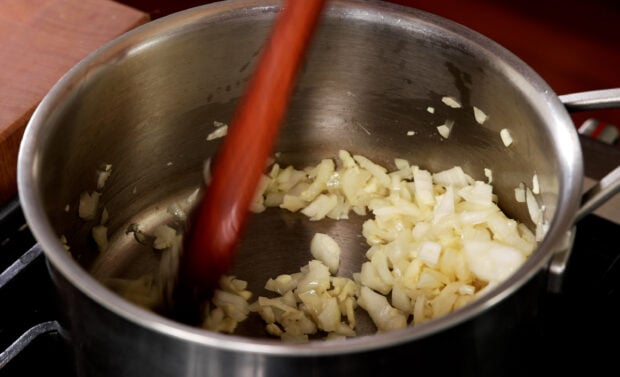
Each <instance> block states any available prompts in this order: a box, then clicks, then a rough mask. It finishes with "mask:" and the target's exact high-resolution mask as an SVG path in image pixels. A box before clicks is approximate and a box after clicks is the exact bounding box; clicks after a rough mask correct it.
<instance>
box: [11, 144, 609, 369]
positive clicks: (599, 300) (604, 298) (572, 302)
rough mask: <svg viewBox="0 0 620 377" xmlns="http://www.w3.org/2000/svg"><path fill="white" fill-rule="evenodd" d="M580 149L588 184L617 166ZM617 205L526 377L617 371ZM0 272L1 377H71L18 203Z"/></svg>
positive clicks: (552, 315) (582, 231) (572, 279)
mask: <svg viewBox="0 0 620 377" xmlns="http://www.w3.org/2000/svg"><path fill="white" fill-rule="evenodd" d="M581 143H582V147H583V150H584V159H585V166H586V175H587V176H588V177H589V178H590V179H588V181H591V180H593V179H594V180H596V179H600V178H601V177H602V176H603V175H604V174H605V173H606V172H608V171H610V170H611V169H612V168H613V167H615V166H616V165H618V163H619V162H620V150H618V149H617V148H612V147H608V146H607V145H605V144H603V143H600V142H598V141H596V140H592V139H589V138H584V137H582V138H581ZM618 199H620V198H615V199H613V200H612V201H611V202H609V203H608V204H606V205H605V206H604V207H602V208H601V209H599V210H597V211H596V212H595V213H594V214H591V215H588V216H586V217H585V218H584V219H583V220H581V221H580V222H579V223H578V225H577V232H576V239H575V245H574V249H573V253H572V255H571V259H570V261H569V267H568V271H567V273H566V275H565V279H564V285H563V290H562V292H561V293H551V292H549V293H547V294H546V298H545V300H544V305H543V307H542V309H541V310H540V313H538V314H537V315H538V323H537V324H535V327H536V333H537V334H538V335H537V337H538V340H539V342H538V344H531V343H528V344H518V346H519V347H524V348H526V349H528V348H531V349H532V352H538V353H539V354H537V355H533V356H536V360H539V361H541V363H542V364H541V365H538V366H537V369H536V370H530V371H531V373H529V372H528V373H527V375H534V374H536V372H537V371H543V370H544V371H546V372H553V373H554V374H556V375H557V374H559V373H561V372H569V371H571V370H573V369H575V368H577V367H579V368H584V367H585V368H588V369H587V370H589V371H596V370H600V371H607V372H609V371H610V370H614V369H616V367H617V366H616V352H615V350H614V348H613V347H612V346H610V345H608V344H611V345H614V344H617V343H616V341H617V338H618V336H620V321H619V320H618V318H620V309H618V307H619V306H620V305H618V304H619V303H620V242H619V241H618V237H617V234H618V232H620V221H618V218H617V217H618V216H620V207H619V206H618V205H617V203H618V202H619V200H618ZM0 271H3V272H1V273H0V308H1V309H0V350H1V351H2V354H1V355H0V376H35V375H43V374H44V373H45V374H48V373H50V372H53V373H54V374H57V375H62V376H67V377H71V376H74V375H75V370H74V367H73V358H72V352H71V346H70V344H71V339H70V336H69V335H68V334H66V333H65V332H64V331H63V329H62V328H61V327H60V326H59V325H58V322H56V320H57V319H58V318H59V316H61V315H62V308H59V307H57V306H58V303H59V299H58V297H57V296H56V295H57V293H56V291H55V288H54V284H53V282H52V280H51V278H50V276H49V274H48V272H47V266H46V259H45V256H44V254H43V252H42V250H41V249H40V247H39V246H38V244H37V243H36V240H35V239H34V238H33V236H32V234H31V233H30V231H29V229H28V227H27V225H26V221H25V219H24V216H23V213H22V210H21V207H20V203H19V200H18V199H15V200H13V201H11V202H9V203H8V204H6V205H5V206H4V207H3V208H2V209H1V210H0ZM528 339H529V340H528V342H531V338H528ZM515 342H522V341H521V340H520V339H517V338H515ZM540 353H542V354H540ZM511 375H513V374H511Z"/></svg>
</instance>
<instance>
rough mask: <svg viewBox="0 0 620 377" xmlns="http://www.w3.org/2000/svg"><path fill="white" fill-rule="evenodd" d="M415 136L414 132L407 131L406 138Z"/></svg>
mask: <svg viewBox="0 0 620 377" xmlns="http://www.w3.org/2000/svg"><path fill="white" fill-rule="evenodd" d="M413 135H415V131H407V136H413Z"/></svg>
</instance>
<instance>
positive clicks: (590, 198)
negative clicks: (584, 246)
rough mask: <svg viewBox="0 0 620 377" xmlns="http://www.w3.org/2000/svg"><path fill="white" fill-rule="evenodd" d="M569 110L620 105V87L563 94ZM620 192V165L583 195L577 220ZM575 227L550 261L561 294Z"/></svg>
mask: <svg viewBox="0 0 620 377" xmlns="http://www.w3.org/2000/svg"><path fill="white" fill-rule="evenodd" d="M559 99H560V101H562V103H563V104H564V106H565V107H566V109H567V110H568V111H571V112H572V111H585V110H598V109H609V108H620V88H613V89H604V90H593V91H589V92H581V93H574V94H567V95H563V96H559ZM618 192H620V166H617V167H616V168H615V169H614V170H612V171H611V172H610V173H608V174H607V175H606V176H605V177H603V179H601V180H600V181H599V182H597V183H596V184H595V185H594V186H593V187H592V188H590V189H589V190H588V191H587V192H585V193H584V194H583V197H582V202H581V207H580V208H579V210H578V211H577V214H576V216H575V219H574V223H575V224H576V223H578V222H579V220H581V219H583V218H584V217H585V216H586V215H588V214H590V213H592V212H594V211H595V210H596V209H597V208H598V207H600V206H601V205H603V204H604V203H606V202H607V201H608V200H609V199H611V198H612V197H613V196H614V195H615V194H617V193H618ZM575 230H576V229H575V226H573V228H572V229H571V230H570V231H568V232H567V235H566V242H565V243H564V245H562V246H561V247H560V248H559V249H558V251H557V252H556V253H555V254H554V255H553V257H552V258H551V260H550V262H549V280H548V289H549V291H551V292H554V293H559V292H560V291H561V288H562V282H563V277H564V271H565V270H566V266H567V264H568V259H569V257H570V253H571V250H572V247H573V241H574V239H575Z"/></svg>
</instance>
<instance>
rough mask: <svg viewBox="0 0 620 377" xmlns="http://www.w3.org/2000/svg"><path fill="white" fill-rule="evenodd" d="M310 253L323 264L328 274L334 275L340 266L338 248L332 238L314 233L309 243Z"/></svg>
mask: <svg viewBox="0 0 620 377" xmlns="http://www.w3.org/2000/svg"><path fill="white" fill-rule="evenodd" d="M310 252H311V253H312V256H313V257H314V258H315V259H318V260H320V261H321V262H323V263H325V265H327V267H328V268H329V272H330V273H332V274H335V273H336V272H337V271H338V266H339V265H340V253H341V251H340V246H339V245H338V243H337V242H336V240H334V239H333V238H332V237H330V236H329V235H327V234H324V233H316V234H315V235H314V237H312V241H311V242H310Z"/></svg>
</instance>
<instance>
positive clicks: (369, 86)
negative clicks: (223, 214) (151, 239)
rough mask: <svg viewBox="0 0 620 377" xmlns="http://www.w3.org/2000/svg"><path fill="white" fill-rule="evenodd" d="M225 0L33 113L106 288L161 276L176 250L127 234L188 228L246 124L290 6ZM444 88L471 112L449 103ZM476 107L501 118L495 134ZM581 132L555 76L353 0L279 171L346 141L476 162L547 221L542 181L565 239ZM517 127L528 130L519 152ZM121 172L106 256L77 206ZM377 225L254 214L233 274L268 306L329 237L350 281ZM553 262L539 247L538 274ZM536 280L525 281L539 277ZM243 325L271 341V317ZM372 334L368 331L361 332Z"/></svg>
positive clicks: (304, 83)
mask: <svg viewBox="0 0 620 377" xmlns="http://www.w3.org/2000/svg"><path fill="white" fill-rule="evenodd" d="M224 3H229V4H227V5H219V6H218V5H215V6H205V7H200V8H196V9H194V10H190V11H188V12H184V13H181V14H179V15H173V16H170V17H166V18H164V19H161V20H158V21H155V22H152V23H151V24H149V25H146V27H143V28H140V29H138V30H137V31H134V32H132V33H129V34H127V35H125V36H123V37H122V38H121V39H119V40H118V41H115V42H114V43H113V44H111V45H110V46H107V48H105V49H103V50H102V51H99V52H97V53H96V54H95V55H94V56H92V57H91V58H89V59H87V60H86V61H84V62H82V63H80V65H79V66H78V67H76V68H75V69H74V70H73V71H71V72H70V73H69V74H68V76H67V77H65V78H64V80H63V81H62V82H61V83H60V86H59V87H58V88H56V89H55V91H53V92H52V93H51V94H50V95H49V96H48V97H49V98H46V102H44V104H45V110H40V114H37V115H36V116H35V117H34V118H33V119H34V120H33V124H32V125H31V127H30V128H32V129H35V128H36V137H35V139H34V140H33V141H32V143H33V144H34V149H36V150H37V163H36V164H35V165H33V167H32V168H31V170H32V171H33V173H32V175H33V176H36V178H35V179H34V180H35V186H36V187H35V188H32V189H33V190H36V191H37V192H38V194H40V203H37V204H39V205H41V206H42V207H43V208H44V211H45V216H46V220H47V222H46V225H44V226H49V227H51V228H52V229H53V232H54V233H55V234H56V235H57V236H59V237H60V236H61V235H62V236H65V237H66V239H67V244H68V245H69V247H70V249H69V250H70V253H71V255H72V258H73V260H75V261H77V262H78V263H79V264H80V265H81V266H82V267H83V268H84V269H85V270H87V271H89V273H91V274H92V275H93V276H94V277H95V278H96V279H98V280H100V281H106V279H109V278H137V277H140V276H142V275H143V274H145V273H148V272H150V271H154V270H156V269H157V268H158V265H159V259H160V257H161V253H157V252H154V251H153V250H152V248H151V245H150V244H149V243H148V242H146V244H145V245H143V244H141V243H139V242H136V237H135V234H134V233H132V232H129V231H128V229H129V230H130V229H132V224H139V225H140V227H141V230H142V231H143V232H144V234H147V235H148V234H152V232H153V230H154V229H155V228H156V227H157V226H159V225H161V224H166V223H170V222H174V221H175V217H174V215H173V214H171V213H170V212H171V211H170V208H171V207H173V206H174V205H178V204H179V203H184V201H186V199H187V198H188V197H189V196H190V195H191V194H192V193H193V192H194V191H195V190H196V189H197V188H198V187H200V185H201V182H202V179H203V166H204V163H205V161H206V160H207V159H209V158H210V156H212V154H213V153H214V151H215V150H216V148H217V145H218V143H219V140H221V139H216V140H211V141H208V140H207V135H208V134H210V133H211V132H212V131H214V129H215V128H214V122H223V123H227V122H229V121H230V118H231V115H232V113H233V111H234V109H235V105H236V103H237V100H238V98H239V97H240V95H241V94H242V92H243V90H244V87H245V84H246V82H247V81H248V78H249V77H250V75H251V73H252V69H253V65H254V63H255V61H256V59H257V57H258V56H259V53H260V50H261V46H262V44H263V42H264V40H265V38H266V36H267V33H268V31H269V28H270V25H271V24H272V21H273V17H274V15H275V14H276V12H277V5H276V4H271V2H270V3H268V4H267V3H264V2H247V1H246V2H232V3H230V2H224ZM249 6H251V7H249ZM218 7H219V8H218ZM445 96H451V97H453V98H455V99H457V100H458V101H459V102H460V103H461V104H462V107H461V108H452V107H449V106H446V104H444V103H443V102H442V98H443V97H445ZM474 106H475V107H477V108H479V109H481V110H483V111H484V112H485V113H486V114H487V115H488V116H489V119H488V121H486V122H485V123H484V124H482V125H481V124H479V123H478V122H477V121H476V119H475V117H474V113H473V107H474ZM429 107H432V108H434V113H431V112H429V111H428V108H429ZM446 120H453V121H454V126H453V128H452V131H451V133H450V135H449V138H447V139H446V138H444V137H442V136H441V135H440V134H439V133H438V131H437V126H439V125H441V124H444V123H445V122H446ZM571 126H572V124H570V122H568V117H567V115H566V113H565V112H564V110H563V108H562V107H561V106H560V104H559V102H558V101H557V99H556V97H555V96H554V94H553V93H552V92H551V91H550V90H549V88H548V87H547V86H546V84H545V83H544V82H543V81H542V80H541V79H540V78H539V77H538V76H537V75H536V74H535V73H534V72H532V71H531V70H530V69H529V68H528V67H527V66H526V65H525V64H524V63H523V62H521V61H520V60H518V59H517V58H516V57H514V56H512V55H511V54H510V53H509V52H507V51H506V50H504V49H502V48H501V47H499V46H497V45H496V44H495V43H493V42H491V41H489V40H487V39H485V38H483V37H481V36H479V35H478V34H475V33H474V32H472V31H470V30H468V29H465V28H463V27H461V26H459V25H455V24H453V23H451V22H449V21H446V20H443V19H440V18H438V17H435V16H432V15H429V14H426V13H423V12H418V11H416V10H412V9H403V8H401V7H398V6H393V5H388V4H383V3H373V2H370V3H366V2H353V1H340V2H334V3H333V4H331V5H330V7H329V9H328V10H327V12H326V13H325V15H324V17H323V19H322V21H321V23H320V26H319V29H318V34H317V35H316V36H315V38H314V39H313V42H312V45H311V50H310V51H309V54H308V56H307V59H306V61H305V64H304V67H303V70H302V72H301V74H300V76H299V81H298V84H297V87H296V90H295V93H294V97H293V99H292V102H291V104H290V108H289V110H288V113H287V117H286V120H285V124H284V126H283V129H282V132H281V135H280V137H279V139H278V141H277V145H276V148H275V150H274V153H275V152H277V161H278V162H279V163H280V165H282V166H286V165H289V164H292V165H294V166H295V167H297V168H303V167H306V166H310V165H316V164H317V163H318V162H319V161H320V160H322V159H324V158H335V157H337V155H338V151H339V150H341V149H344V150H347V151H349V152H351V153H352V154H360V155H363V156H366V157H368V158H369V159H371V160H372V161H374V162H376V163H379V164H381V165H383V166H386V167H388V168H394V158H404V159H407V160H408V161H409V162H410V163H411V164H415V165H418V166H420V167H421V168H423V169H427V170H430V171H439V170H443V169H448V168H451V167H454V166H461V167H462V168H463V170H464V171H465V172H466V173H467V174H469V175H471V176H472V177H473V178H475V179H478V180H483V181H486V180H487V178H486V177H485V175H484V172H485V170H484V169H491V170H492V172H493V185H494V190H495V194H496V195H497V197H498V203H499V205H500V207H501V208H502V209H503V210H504V212H505V213H506V214H507V215H509V216H510V217H513V218H515V219H517V220H519V221H522V222H524V223H526V224H527V225H528V226H529V227H530V228H532V229H534V224H532V222H531V220H530V219H529V215H528V211H527V207H526V205H525V204H524V203H518V202H517V201H516V200H515V194H514V189H515V187H517V186H518V185H519V184H520V183H522V182H523V183H526V184H527V185H528V186H530V185H531V182H532V177H533V175H534V174H536V175H537V176H538V178H539V182H540V186H541V190H542V193H541V194H540V195H539V201H540V203H541V204H542V205H544V206H545V217H546V219H547V221H549V223H550V224H551V227H550V229H551V230H552V231H554V229H555V228H557V227H560V228H561V227H562V226H563V224H559V225H558V224H555V221H556V220H557V219H556V218H557V216H556V215H557V214H558V212H560V211H561V212H563V213H566V212H567V211H570V210H571V209H572V208H573V207H574V203H575V201H576V198H577V195H578V192H577V191H578V190H576V189H574V188H571V187H568V186H570V182H571V180H572V179H574V176H575V175H579V174H580V171H579V167H580V165H579V164H576V165H575V166H571V163H572V162H575V161H580V156H579V149H578V145H577V142H576V138H575V136H573V135H572V132H573V130H572V129H571ZM502 129H508V130H510V133H511V135H512V138H513V144H512V145H510V146H509V147H507V146H506V145H504V143H503V142H502V139H501V137H500V130H502ZM409 131H414V132H415V134H414V135H413V136H409V135H408V132H409ZM31 132H34V131H31ZM239 153H243V151H239ZM105 164H109V165H111V169H112V170H111V175H110V177H109V179H108V181H107V182H106V183H105V187H104V188H103V189H102V190H101V192H102V194H101V198H100V202H99V203H100V207H99V211H101V210H102V209H103V207H105V209H106V211H107V212H108V214H109V220H108V221H107V224H106V225H107V228H108V239H109V242H110V245H109V248H108V250H107V251H106V253H105V255H103V254H101V253H99V252H98V251H97V247H96V245H95V243H94V241H93V239H92V236H91V229H92V227H93V226H94V225H97V223H98V222H99V221H100V214H101V213H100V212H99V213H98V216H97V218H95V219H94V220H91V221H84V220H83V219H80V218H79V216H78V214H77V211H78V202H79V199H80V194H82V193H83V192H92V191H93V190H96V181H97V171H98V170H99V169H100V168H101V167H102V166H104V165H105ZM243 169H244V168H243V167H242V166H240V167H239V174H243V171H244V170H243ZM569 214H570V213H569ZM365 219H366V218H365V217H363V216H357V215H351V216H350V219H349V220H322V221H310V220H308V219H307V218H306V217H305V216H303V215H301V214H299V213H290V212H288V211H284V210H280V209H277V208H270V209H268V210H267V211H265V212H263V213H261V214H257V215H254V216H253V217H252V220H251V222H250V225H249V229H248V231H247V232H246V234H245V236H244V239H243V240H242V243H241V246H240V249H239V252H238V257H237V259H236V264H235V266H234V269H233V271H232V274H233V275H236V276H237V277H239V278H241V279H243V280H246V281H248V283H249V287H248V289H249V290H251V291H252V292H254V294H255V296H258V295H265V294H266V291H265V290H264V283H265V281H266V280H267V279H268V278H272V277H275V276H277V275H278V274H283V273H292V272H296V271H298V270H299V268H300V267H301V266H302V265H304V264H306V263H307V261H308V260H309V259H310V258H311V255H310V250H309V245H310V240H311V238H312V236H313V234H314V233H316V232H323V233H328V234H330V235H331V236H332V237H333V238H335V239H336V240H337V241H338V242H339V243H340V245H341V247H342V250H343V255H342V260H341V267H340V270H339V272H338V274H339V275H341V276H347V277H351V274H352V273H353V272H355V271H358V270H359V268H360V265H361V263H362V261H363V260H365V252H366V250H367V249H368V245H367V244H366V242H365V240H364V238H363V237H362V236H361V224H362V222H363V221H364V220H365ZM564 221H567V220H564ZM549 242H551V241H549ZM51 249H53V250H54V251H51V252H50V253H51V254H53V253H55V252H56V251H55V250H56V249H55V248H54V247H52V248H51ZM549 252H550V251H549V250H546V249H544V250H541V249H539V250H538V251H537V252H535V253H534V256H533V257H532V258H534V259H535V260H536V261H535V262H532V263H534V264H535V265H536V266H535V267H536V268H538V267H540V265H541V264H542V263H543V262H542V261H543V260H545V259H546V258H547V256H548V255H549ZM61 263H63V262H61ZM524 268H529V269H532V268H534V267H533V266H531V265H530V266H526V267H524ZM519 274H520V275H521V277H517V278H515V281H519V279H524V277H523V276H526V275H527V274H529V272H524V271H520V272H519ZM242 332H243V333H245V334H250V335H263V330H262V326H258V325H257V324H250V325H248V326H245V327H244V328H243V329H242ZM372 332H374V327H373V326H372V325H371V324H370V323H369V322H367V323H366V324H365V325H364V324H362V325H361V328H360V329H359V330H358V333H359V334H364V333H372Z"/></svg>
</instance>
